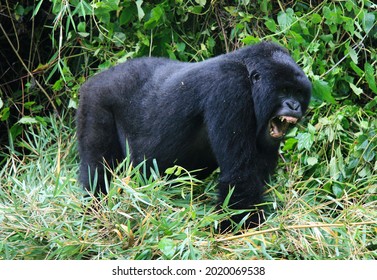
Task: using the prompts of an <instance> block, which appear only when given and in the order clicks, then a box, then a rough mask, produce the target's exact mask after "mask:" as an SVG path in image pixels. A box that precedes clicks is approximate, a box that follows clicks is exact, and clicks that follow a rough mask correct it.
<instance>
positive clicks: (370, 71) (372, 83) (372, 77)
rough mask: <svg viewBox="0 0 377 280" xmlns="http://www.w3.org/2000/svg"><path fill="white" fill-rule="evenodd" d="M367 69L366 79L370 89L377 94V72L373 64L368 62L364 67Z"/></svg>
mask: <svg viewBox="0 0 377 280" xmlns="http://www.w3.org/2000/svg"><path fill="white" fill-rule="evenodd" d="M364 69H365V79H366V80H367V83H368V85H369V88H370V89H371V90H372V91H373V92H374V93H376V94H377V85H376V72H375V69H374V68H373V66H372V65H371V64H369V63H368V62H366V63H365V65H364Z"/></svg>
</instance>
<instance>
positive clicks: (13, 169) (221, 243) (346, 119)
mask: <svg viewBox="0 0 377 280" xmlns="http://www.w3.org/2000/svg"><path fill="white" fill-rule="evenodd" d="M370 106H372V108H368V107H366V108H364V109H360V108H356V107H354V106H345V107H341V108H331V107H322V108H319V109H316V110H312V111H311V112H310V117H311V118H310V122H308V121H306V122H305V126H303V127H300V128H299V129H298V130H294V131H293V132H292V133H291V135H290V136H291V137H290V138H289V139H288V140H287V141H286V143H285V145H284V146H283V147H282V151H281V157H282V159H281V160H280V162H279V167H278V169H277V171H276V174H275V175H274V176H273V178H272V179H271V182H270V183H269V185H268V186H267V188H266V202H265V203H264V204H265V209H266V210H265V216H266V219H267V220H266V222H265V223H264V224H263V225H262V226H261V227H260V228H258V229H253V230H249V231H247V232H241V234H238V235H235V234H226V235H220V234H218V233H216V230H215V229H216V226H217V224H218V221H219V220H221V219H223V218H225V216H226V215H227V214H223V213H219V212H217V211H216V208H215V203H214V202H215V199H216V176H217V174H214V175H213V177H212V178H208V179H207V180H206V181H204V182H201V181H198V180H196V179H195V178H194V177H193V175H192V174H191V175H190V174H189V173H187V172H186V171H184V170H181V174H180V175H179V176H178V177H176V178H174V177H172V176H169V175H166V174H159V173H158V171H156V172H155V173H154V174H153V175H152V176H151V177H150V178H145V176H143V175H142V174H143V172H142V169H143V165H140V166H136V167H132V166H131V164H130V162H129V161H127V160H125V161H124V162H123V164H122V165H121V166H120V167H119V168H118V169H117V170H116V171H114V173H115V174H114V175H115V176H114V179H113V181H112V182H111V186H110V192H109V195H108V196H107V197H106V198H103V200H102V202H96V201H95V200H93V199H90V198H85V196H84V194H85V193H84V192H83V190H82V189H81V187H80V185H79V184H78V182H77V174H78V155H77V148H76V138H75V127H74V123H73V122H72V121H71V120H70V118H69V117H65V118H64V119H65V123H61V122H60V121H58V120H56V119H54V118H52V117H51V118H50V119H49V120H48V121H47V125H33V126H31V127H30V128H29V129H28V131H27V132H25V133H26V135H25V137H24V139H26V140H25V141H23V142H22V143H21V144H19V145H18V146H22V147H23V152H22V153H20V152H17V151H20V147H17V148H15V147H9V155H8V156H7V158H6V161H5V162H4V164H3V166H2V167H1V169H0V178H1V179H0V185H1V187H0V259H376V258H377V237H376V236H377V170H376V169H377V168H376V167H377V164H376V163H375V162H376V156H377V155H376V149H375V147H376V146H377V140H376V127H377V122H376V114H375V113H373V111H375V110H374V109H375V108H374V107H373V106H374V105H373V104H372V105H370ZM175 171H176V170H175ZM161 173H162V172H161ZM120 190H122V191H120Z"/></svg>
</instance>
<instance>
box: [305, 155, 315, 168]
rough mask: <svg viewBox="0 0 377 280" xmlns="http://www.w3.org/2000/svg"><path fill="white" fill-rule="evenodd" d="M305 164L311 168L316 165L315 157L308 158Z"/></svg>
mask: <svg viewBox="0 0 377 280" xmlns="http://www.w3.org/2000/svg"><path fill="white" fill-rule="evenodd" d="M306 162H307V164H308V165H310V166H313V165H316V164H317V163H318V159H317V158H316V157H308V158H307V159H306Z"/></svg>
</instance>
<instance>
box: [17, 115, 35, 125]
mask: <svg viewBox="0 0 377 280" xmlns="http://www.w3.org/2000/svg"><path fill="white" fill-rule="evenodd" d="M17 123H20V124H35V123H38V121H37V120H36V119H35V118H33V117H22V118H21V119H20V120H19V121H18V122H17Z"/></svg>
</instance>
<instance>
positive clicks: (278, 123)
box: [77, 42, 311, 227]
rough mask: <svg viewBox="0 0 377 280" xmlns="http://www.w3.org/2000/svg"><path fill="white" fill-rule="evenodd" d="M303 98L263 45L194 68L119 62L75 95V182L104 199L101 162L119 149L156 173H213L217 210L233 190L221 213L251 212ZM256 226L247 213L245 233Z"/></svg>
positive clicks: (304, 88)
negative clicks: (216, 175)
mask: <svg viewBox="0 0 377 280" xmlns="http://www.w3.org/2000/svg"><path fill="white" fill-rule="evenodd" d="M310 95H311V83H310V82H309V80H308V78H307V77H306V76H305V74H304V73H303V71H302V70H301V69H300V67H299V66H298V65H297V64H296V63H295V62H294V61H293V59H292V58H291V57H290V55H289V54H288V52H287V51H286V50H285V49H284V48H282V47H280V46H278V45H276V44H273V43H269V42H264V43H260V44H257V45H254V46H248V47H244V48H241V49H239V50H237V51H234V52H231V53H228V54H224V55H220V56H218V57H215V58H211V59H208V60H206V61H203V62H198V63H183V62H177V61H172V60H169V59H164V58H152V57H151V58H139V59H133V60H130V61H127V62H125V63H123V64H120V65H118V66H115V67H112V68H110V69H109V70H107V71H104V72H102V73H100V74H98V75H95V76H94V77H92V78H91V79H89V80H88V81H87V82H86V83H85V84H84V85H83V86H82V87H81V97H80V106H79V110H78V115H77V125H78V141H79V153H80V158H81V166H80V181H81V182H82V184H83V185H84V187H85V188H86V189H88V190H90V186H91V185H92V183H93V180H94V178H97V185H96V186H95V188H94V192H95V194H98V193H99V192H103V193H106V188H105V176H109V174H107V172H106V171H105V168H104V163H106V164H108V165H110V167H112V168H114V167H116V164H117V163H119V162H120V161H122V160H123V159H124V158H125V156H126V146H127V145H128V147H129V151H130V156H131V159H132V161H133V162H134V163H135V164H137V163H140V162H142V161H143V160H144V159H147V163H150V162H151V160H152V159H156V160H157V162H158V166H159V168H160V169H161V170H165V169H166V168H168V167H170V166H172V165H174V164H177V165H181V166H183V167H185V168H186V169H189V170H193V169H202V172H201V174H200V175H201V176H202V177H203V176H207V175H208V174H210V173H211V172H212V171H213V170H214V169H216V168H217V167H218V166H220V172H221V173H220V178H219V186H218V188H219V205H221V204H222V202H223V201H224V199H225V198H226V196H227V195H228V193H229V190H230V188H233V187H234V191H233V194H232V196H231V199H230V201H229V206H230V207H231V208H235V209H251V208H253V207H254V206H255V205H256V204H258V203H260V202H261V201H262V192H263V187H264V185H265V181H266V180H267V179H268V176H269V175H270V174H271V173H272V172H273V170H274V168H275V166H276V163H277V157H278V148H279V143H280V141H281V140H282V138H283V137H284V135H285V133H286V132H287V130H288V129H289V128H290V127H291V126H292V125H294V124H295V123H296V122H297V121H299V119H300V118H301V117H302V116H303V114H304V113H305V111H306V109H307V107H308V104H309V101H310ZM242 218H243V215H238V216H233V217H232V220H233V221H235V222H239V221H241V220H242ZM260 222H261V218H260V217H259V216H258V215H256V214H255V213H254V215H250V216H249V217H248V219H247V220H246V223H245V226H246V227H249V226H255V225H258V224H259V223H260ZM229 224H230V221H229V222H224V223H223V227H226V226H228V225H229Z"/></svg>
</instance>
